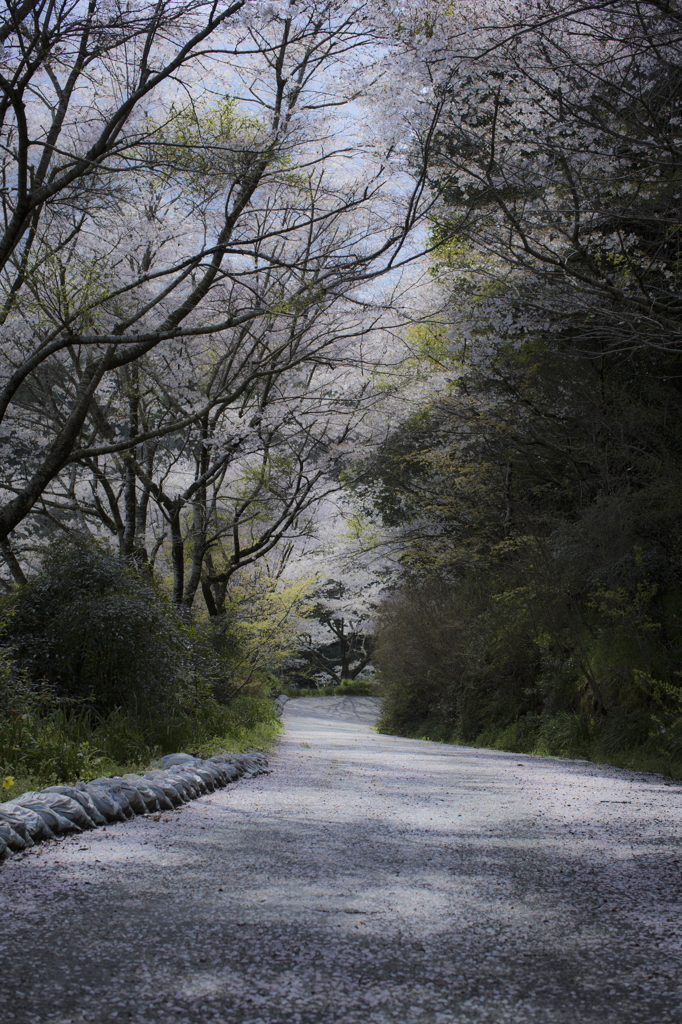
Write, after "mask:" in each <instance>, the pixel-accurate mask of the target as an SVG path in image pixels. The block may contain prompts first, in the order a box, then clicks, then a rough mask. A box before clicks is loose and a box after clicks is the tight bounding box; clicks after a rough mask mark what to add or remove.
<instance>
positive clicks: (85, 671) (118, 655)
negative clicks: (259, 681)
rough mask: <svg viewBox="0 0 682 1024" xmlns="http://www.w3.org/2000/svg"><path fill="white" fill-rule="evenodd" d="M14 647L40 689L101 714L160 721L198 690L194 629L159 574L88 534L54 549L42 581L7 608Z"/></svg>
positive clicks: (31, 585)
mask: <svg viewBox="0 0 682 1024" xmlns="http://www.w3.org/2000/svg"><path fill="white" fill-rule="evenodd" d="M4 604H5V607H7V606H9V605H11V607H12V614H11V617H10V618H9V621H8V624H7V641H8V642H9V643H10V644H11V645H12V647H13V649H14V652H15V656H16V659H17V661H18V663H19V665H20V668H21V669H22V670H23V672H24V673H25V674H26V675H27V676H28V677H30V678H31V679H32V680H33V681H34V685H35V686H44V685H45V684H47V685H48V686H49V687H50V688H51V689H52V690H53V692H54V693H55V695H56V696H57V697H60V698H69V699H76V700H80V701H87V702H88V703H89V704H91V705H92V707H93V708H95V709H96V710H97V711H98V712H107V711H112V710H113V709H114V708H124V709H126V710H129V711H132V712H134V713H137V714H151V713H152V712H155V711H157V712H158V711H161V710H162V709H164V708H167V707H169V706H170V705H173V704H174V703H178V702H181V701H182V700H183V697H184V695H185V691H187V689H188V682H190V681H191V665H190V654H191V643H190V640H189V636H188V633H187V630H186V628H185V627H184V626H183V624H182V623H181V622H180V620H179V619H178V617H177V615H176V614H175V612H174V610H173V609H172V607H171V606H170V604H169V603H168V601H167V600H166V599H165V598H164V597H163V595H162V594H161V593H160V591H159V589H158V587H157V586H156V585H155V583H154V581H153V579H152V578H151V576H149V575H143V574H141V573H140V572H138V571H136V570H134V569H131V568H129V567H127V566H126V565H124V564H123V563H122V562H121V561H120V560H119V559H118V558H116V557H115V556H114V555H113V554H112V553H111V552H110V551H109V550H108V549H107V548H106V547H104V546H103V545H101V544H98V543H96V542H95V541H93V540H92V539H90V538H89V537H87V536H83V535H76V536H72V537H69V538H68V539H66V540H63V541H59V542H58V543H56V544H54V545H53V546H52V547H51V548H50V549H49V551H48V552H47V554H46V556H45V559H44V562H43V565H42V568H41V570H40V572H39V573H38V574H37V575H36V576H35V578H34V579H33V580H31V581H30V582H29V583H28V584H26V585H25V586H23V587H21V588H19V589H18V590H16V591H14V592H13V593H12V594H11V595H10V596H9V597H8V598H5V599H4Z"/></svg>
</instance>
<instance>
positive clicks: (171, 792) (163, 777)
mask: <svg viewBox="0 0 682 1024" xmlns="http://www.w3.org/2000/svg"><path fill="white" fill-rule="evenodd" d="M144 777H145V779H148V780H149V782H150V784H151V785H152V786H156V787H157V789H160V790H161V792H162V793H163V795H164V796H165V797H166V800H168V802H169V803H170V805H171V807H180V805H181V804H184V802H185V801H184V799H183V797H182V795H181V794H180V793H179V792H178V790H177V789H176V788H175V786H174V785H173V783H172V782H171V781H170V779H169V778H168V775H167V773H166V772H164V771H160V770H154V769H152V771H149V772H145V773H144Z"/></svg>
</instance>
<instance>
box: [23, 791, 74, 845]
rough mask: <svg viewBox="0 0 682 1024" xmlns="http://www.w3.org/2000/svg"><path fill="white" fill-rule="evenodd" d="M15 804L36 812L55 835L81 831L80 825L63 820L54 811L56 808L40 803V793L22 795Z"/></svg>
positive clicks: (62, 817)
mask: <svg viewBox="0 0 682 1024" xmlns="http://www.w3.org/2000/svg"><path fill="white" fill-rule="evenodd" d="M16 803H18V804H21V806H22V807H29V808H30V809H31V810H33V811H36V812H37V813H38V814H39V815H40V817H41V818H42V819H43V821H44V822H45V824H46V825H47V826H48V828H50V829H51V830H52V831H53V832H54V833H55V835H57V834H58V833H60V832H82V831H83V829H82V828H81V827H80V825H77V824H76V823H75V821H72V820H71V819H70V818H65V817H64V815H63V814H60V813H59V811H57V810H56V808H54V807H50V806H49V805H48V804H46V803H45V802H44V801H42V800H41V799H40V793H22V795H21V796H20V797H18V798H17V800H16Z"/></svg>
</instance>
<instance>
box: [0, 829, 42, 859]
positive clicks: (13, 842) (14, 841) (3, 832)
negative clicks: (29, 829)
mask: <svg viewBox="0 0 682 1024" xmlns="http://www.w3.org/2000/svg"><path fill="white" fill-rule="evenodd" d="M0 839H1V840H2V841H3V842H4V843H5V846H6V847H7V848H8V849H9V850H11V852H12V853H20V852H21V851H22V850H28V849H30V847H31V846H33V845H34V843H33V840H32V839H31V837H30V836H29V835H26V834H25V835H24V836H22V835H21V833H20V832H17V830H16V829H15V828H13V827H12V826H11V825H10V823H9V822H8V821H0Z"/></svg>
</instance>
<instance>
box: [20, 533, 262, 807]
mask: <svg viewBox="0 0 682 1024" xmlns="http://www.w3.org/2000/svg"><path fill="white" fill-rule="evenodd" d="M4 603H5V607H6V612H7V614H6V621H5V627H4V634H3V641H4V644H5V645H6V646H5V647H4V648H0V774H2V775H6V776H16V777H17V778H18V779H20V780H24V781H25V780H28V783H27V785H28V786H30V787H33V786H35V785H46V784H48V783H50V782H65V781H73V780H75V779H78V778H88V777H94V776H97V775H102V774H107V773H111V772H116V771H117V770H118V769H119V768H120V767H121V766H123V765H128V766H130V765H131V764H138V765H141V764H149V762H150V761H151V760H152V759H153V758H154V757H156V756H158V755H159V754H163V753H169V752H172V751H176V750H183V749H184V750H190V751H192V752H196V753H204V752H206V753H208V752H212V751H215V750H217V749H226V748H227V749H235V748H240V747H242V746H243V745H244V744H246V745H248V746H258V745H263V744H266V745H267V744H268V743H269V742H271V741H272V740H273V738H274V736H275V735H276V733H277V731H278V730H279V724H278V719H277V717H276V715H275V711H274V708H273V705H272V702H271V701H270V700H267V699H262V698H259V697H258V696H255V695H254V693H253V692H249V693H242V694H240V695H238V696H234V693H233V690H234V687H232V688H229V687H227V685H226V683H225V681H224V673H222V674H221V666H222V661H221V652H220V651H218V650H217V649H216V646H215V644H214V643H213V642H212V639H213V638H212V637H210V636H206V635H204V634H203V633H202V632H201V631H200V630H196V629H194V628H193V627H191V626H189V625H188V624H187V623H186V622H184V621H183V620H182V619H181V618H180V617H179V616H178V615H177V614H176V612H175V611H174V609H173V608H172V607H171V605H170V604H169V602H167V601H166V599H165V598H164V596H163V594H162V593H161V592H160V589H159V587H158V586H157V584H156V583H155V581H154V580H153V578H152V577H151V576H150V575H148V574H144V573H139V572H137V571H136V570H133V569H130V568H128V567H127V566H126V565H125V564H124V563H123V562H121V561H119V560H118V559H117V558H116V557H115V556H114V555H112V554H111V552H110V551H109V550H108V549H107V548H106V547H104V546H102V545H99V544H97V543H96V542H94V541H93V540H91V539H90V538H88V537H84V536H73V537H70V538H68V539H67V540H64V541H62V542H60V543H58V544H55V545H54V546H53V547H52V548H51V549H50V550H49V551H48V553H47V555H46V557H45V560H44V562H43V565H42V567H41V569H40V572H39V573H37V575H36V576H35V577H34V578H33V579H32V580H31V581H30V582H29V583H28V584H27V585H25V586H23V587H21V588H19V589H17V590H15V591H14V592H13V593H12V594H11V595H10V596H9V597H8V598H7V599H5V602H4ZM228 690H229V692H228ZM218 696H219V697H222V698H223V699H222V700H219V699H217V697H218ZM17 785H19V786H21V787H22V788H26V785H24V783H22V782H18V783H17ZM12 795H15V794H14V790H13V788H9V789H8V790H7V791H6V798H9V797H11V796H12Z"/></svg>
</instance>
